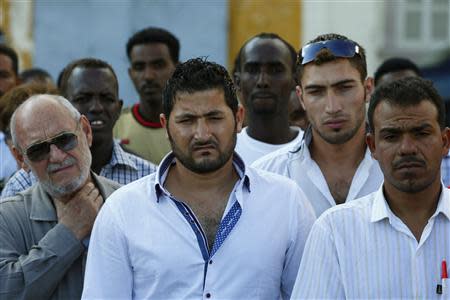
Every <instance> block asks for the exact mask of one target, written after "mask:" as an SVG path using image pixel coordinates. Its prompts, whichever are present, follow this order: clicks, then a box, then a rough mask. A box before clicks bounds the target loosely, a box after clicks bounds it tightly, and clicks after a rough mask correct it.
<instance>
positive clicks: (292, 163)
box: [252, 129, 383, 217]
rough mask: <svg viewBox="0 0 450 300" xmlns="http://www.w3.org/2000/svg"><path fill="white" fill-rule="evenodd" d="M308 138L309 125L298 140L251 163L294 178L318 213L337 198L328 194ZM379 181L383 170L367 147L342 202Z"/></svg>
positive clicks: (359, 195)
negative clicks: (310, 149)
mask: <svg viewBox="0 0 450 300" xmlns="http://www.w3.org/2000/svg"><path fill="white" fill-rule="evenodd" d="M311 140H312V135H311V129H308V130H306V132H305V137H304V139H303V141H302V142H301V143H297V144H295V145H293V146H292V147H284V148H282V149H280V150H278V151H275V152H273V153H270V154H268V155H266V156H264V157H262V158H260V159H258V160H257V161H255V162H254V163H253V164H252V166H253V167H255V168H257V169H262V170H266V171H270V172H274V173H277V174H280V175H284V176H286V177H288V178H290V179H293V180H294V181H295V182H297V184H298V185H299V186H300V188H301V189H302V191H303V192H304V193H305V195H306V197H307V199H308V200H309V201H310V202H311V205H312V206H313V207H314V211H315V212H316V216H318V217H319V216H320V215H321V214H322V213H323V212H324V211H325V210H327V209H328V208H330V207H333V206H336V201H335V200H334V198H333V196H332V195H331V192H330V189H329V187H328V184H327V181H326V180H325V177H324V176H323V173H322V171H321V170H320V168H319V165H318V164H317V163H316V162H315V161H314V160H313V159H312V158H311V153H310V152H309V145H310V143H311ZM382 181H383V173H382V172H381V169H380V167H379V165H378V162H377V161H376V160H375V159H373V158H372V155H371V153H370V150H369V149H368V148H367V149H366V152H365V154H364V158H363V160H362V161H361V162H360V164H359V166H358V168H357V169H356V172H355V175H353V179H352V182H351V185H350V189H349V191H348V194H347V199H346V200H345V202H349V201H351V200H354V199H357V198H361V197H364V196H365V195H367V194H370V193H372V192H374V191H376V190H377V189H378V188H379V187H380V185H381V183H382Z"/></svg>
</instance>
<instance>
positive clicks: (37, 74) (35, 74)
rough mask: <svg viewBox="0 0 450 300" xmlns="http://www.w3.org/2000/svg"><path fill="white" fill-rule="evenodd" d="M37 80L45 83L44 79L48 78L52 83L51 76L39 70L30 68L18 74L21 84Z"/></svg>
mask: <svg viewBox="0 0 450 300" xmlns="http://www.w3.org/2000/svg"><path fill="white" fill-rule="evenodd" d="M34 78H37V79H39V80H42V81H45V79H46V78H50V80H51V81H53V78H52V75H50V74H49V73H48V72H47V71H46V70H44V69H41V68H31V69H27V70H24V71H22V72H20V74H19V79H20V80H21V82H26V81H29V80H33V79H34Z"/></svg>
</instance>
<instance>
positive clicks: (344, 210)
mask: <svg viewBox="0 0 450 300" xmlns="http://www.w3.org/2000/svg"><path fill="white" fill-rule="evenodd" d="M377 193H378V191H375V192H372V193H370V194H368V195H366V196H364V197H361V198H358V199H355V200H352V201H349V202H346V203H343V204H339V205H336V206H333V207H331V208H329V209H327V210H326V211H325V212H324V213H323V214H322V215H321V216H320V217H319V218H318V219H317V223H319V224H324V223H328V224H330V225H331V226H333V227H341V228H344V226H340V225H339V224H341V225H342V224H344V223H345V224H356V223H361V222H362V223H368V222H370V218H371V212H372V207H373V203H374V201H375V196H376V194H377ZM355 229H356V228H355Z"/></svg>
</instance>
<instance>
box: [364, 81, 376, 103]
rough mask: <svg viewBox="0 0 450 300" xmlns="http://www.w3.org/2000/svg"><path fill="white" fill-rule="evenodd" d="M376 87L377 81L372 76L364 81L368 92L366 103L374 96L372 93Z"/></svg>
mask: <svg viewBox="0 0 450 300" xmlns="http://www.w3.org/2000/svg"><path fill="white" fill-rule="evenodd" d="M374 89H375V81H374V79H373V78H372V77H367V78H366V80H365V81H364V90H365V92H366V99H364V100H365V101H366V103H369V101H370V97H371V96H372V93H373V91H374Z"/></svg>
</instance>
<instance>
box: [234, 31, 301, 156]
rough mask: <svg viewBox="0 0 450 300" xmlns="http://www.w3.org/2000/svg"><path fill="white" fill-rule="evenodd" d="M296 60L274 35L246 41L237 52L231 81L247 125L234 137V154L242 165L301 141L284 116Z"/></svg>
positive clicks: (259, 35)
mask: <svg viewBox="0 0 450 300" xmlns="http://www.w3.org/2000/svg"><path fill="white" fill-rule="evenodd" d="M296 57H297V53H296V51H295V49H294V48H293V47H292V46H291V45H290V44H289V43H288V42H286V41H285V40H284V39H283V38H281V37H280V36H278V35H277V34H274V33H261V34H258V35H256V36H254V37H252V38H250V39H249V40H248V41H247V42H246V43H245V44H244V45H243V46H242V48H241V50H240V51H239V54H238V57H237V60H236V62H235V69H236V70H235V73H234V79H235V83H236V87H237V89H238V91H239V97H240V99H241V100H242V103H243V105H244V107H245V112H246V118H247V123H248V126H247V127H245V128H244V129H242V131H241V132H240V133H239V134H238V137H237V144H236V152H237V153H239V155H240V156H241V157H242V159H243V160H244V161H245V163H246V164H251V163H252V162H254V161H255V160H257V159H258V158H260V157H262V156H264V155H266V154H269V153H271V152H273V151H275V150H278V149H280V148H283V147H284V146H288V145H292V144H295V143H299V142H300V141H301V139H302V136H303V131H302V130H301V129H300V128H299V127H294V126H293V127H290V126H289V114H288V107H289V97H290V94H291V91H292V90H293V89H294V88H295V76H294V74H295V62H296Z"/></svg>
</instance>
